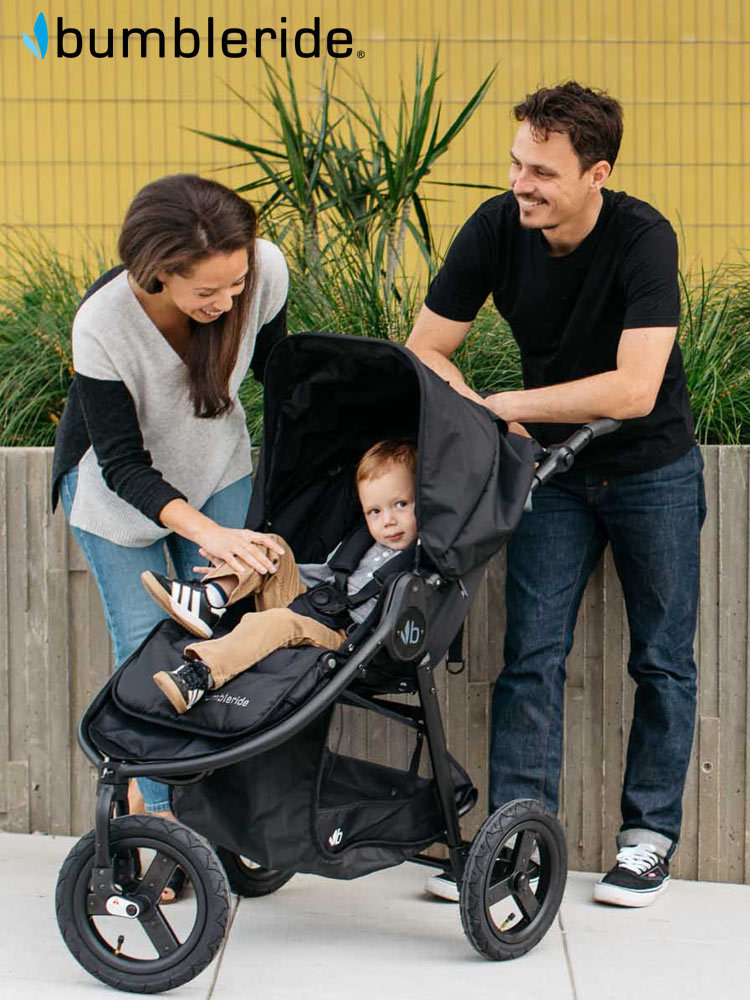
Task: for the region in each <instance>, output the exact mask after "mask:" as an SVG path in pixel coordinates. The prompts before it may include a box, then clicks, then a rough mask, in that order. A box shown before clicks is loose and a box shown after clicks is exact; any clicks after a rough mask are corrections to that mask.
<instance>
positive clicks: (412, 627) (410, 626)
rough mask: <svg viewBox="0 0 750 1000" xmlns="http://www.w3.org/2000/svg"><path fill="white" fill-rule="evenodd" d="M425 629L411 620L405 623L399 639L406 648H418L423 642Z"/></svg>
mask: <svg viewBox="0 0 750 1000" xmlns="http://www.w3.org/2000/svg"><path fill="white" fill-rule="evenodd" d="M423 635H424V629H423V628H420V627H419V625H418V624H417V623H416V622H415V621H412V620H411V619H410V620H409V621H407V622H405V623H404V625H403V626H402V627H401V628H400V629H399V631H398V637H399V639H400V640H401V642H403V644H404V645H405V646H416V645H418V643H420V642H421V641H422V636H423Z"/></svg>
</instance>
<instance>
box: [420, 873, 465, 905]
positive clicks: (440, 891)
mask: <svg viewBox="0 0 750 1000" xmlns="http://www.w3.org/2000/svg"><path fill="white" fill-rule="evenodd" d="M424 891H425V892H427V893H429V894H430V896H436V897H437V898H438V899H445V900H447V902H449V903H457V902H458V896H459V893H458V886H457V885H456V883H455V882H453V881H450V882H449V881H447V880H446V879H444V878H440V876H439V875H430V876H428V878H426V879H425V883H424Z"/></svg>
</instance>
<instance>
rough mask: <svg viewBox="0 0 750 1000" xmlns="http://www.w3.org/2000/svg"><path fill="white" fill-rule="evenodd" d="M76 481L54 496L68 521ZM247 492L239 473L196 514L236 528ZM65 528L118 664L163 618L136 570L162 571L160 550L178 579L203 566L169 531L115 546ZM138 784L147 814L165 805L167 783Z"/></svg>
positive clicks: (74, 476) (191, 546) (70, 475)
mask: <svg viewBox="0 0 750 1000" xmlns="http://www.w3.org/2000/svg"><path fill="white" fill-rule="evenodd" d="M77 483H78V469H77V468H73V469H70V470H69V471H68V472H66V473H65V475H64V476H63V478H62V481H61V484H60V499H61V500H62V504H63V507H64V509H65V513H66V514H67V516H68V519H70V510H71V507H72V506H73V497H74V496H75V491H76V485H77ZM250 490H251V485H250V477H249V476H245V477H244V478H243V479H240V480H238V481H237V482H236V483H232V485H231V486H227V487H226V488H225V489H223V490H219V492H218V493H214V495H213V496H212V497H209V499H208V500H207V501H206V503H205V504H204V505H203V507H202V508H201V513H203V514H205V515H206V517H210V518H211V520H213V521H216V522H217V523H218V524H222V525H224V526H225V527H228V528H242V527H244V525H245V516H246V515H247V508H248V505H249V503H250ZM71 530H72V532H73V535H74V537H75V539H76V541H77V542H78V545H79V547H80V549H81V551H82V552H83V554H84V556H85V557H86V562H87V563H88V564H89V567H90V568H91V572H92V573H93V574H94V579H95V580H96V585H97V587H98V588H99V594H100V595H101V599H102V604H103V605H104V615H105V618H106V621H107V628H108V629H109V634H110V635H111V637H112V642H113V644H114V647H115V664H116V666H119V665H120V664H121V663H123V662H124V661H125V660H126V659H127V658H128V656H130V654H131V653H132V652H133V650H135V649H137V648H138V646H140V644H141V643H142V642H143V640H144V639H145V638H146V636H147V635H148V634H149V632H150V631H151V629H152V628H153V627H154V626H155V625H156V624H157V622H159V621H161V619H162V618H165V617H166V615H165V614H164V612H163V611H162V609H161V608H160V607H159V606H158V604H156V603H155V602H154V601H153V600H152V599H151V598H150V597H149V595H148V594H147V593H146V591H145V590H144V589H143V586H142V584H141V573H142V572H143V571H144V570H147V569H149V570H151V571H152V572H156V573H164V572H166V551H168V552H169V555H170V558H171V560H172V564H173V565H174V568H175V571H176V573H177V576H178V577H180V578H181V579H189V578H191V577H194V576H195V573H194V572H193V566H199V565H203V564H204V563H205V559H204V558H203V557H202V556H201V555H200V553H199V552H198V546H197V545H196V544H195V543H194V542H189V541H188V540H187V539H186V538H182V537H181V536H180V535H176V534H174V533H173V534H171V535H168V536H167V537H166V539H164V540H163V541H158V542H154V543H153V545H147V546H145V547H144V548H135V547H133V546H128V545H117V544H116V543H115V542H110V541H108V540H107V539H106V538H100V537H99V536H98V535H92V534H91V533H90V532H88V531H82V530H81V529H80V528H75V527H74V528H72V529H71ZM165 544H166V550H165ZM138 787H139V788H140V790H141V794H142V795H143V801H144V805H145V807H146V810H147V812H166V811H167V810H168V809H170V808H171V806H170V802H169V786H168V785H165V784H164V783H163V782H161V781H152V780H151V779H150V778H138Z"/></svg>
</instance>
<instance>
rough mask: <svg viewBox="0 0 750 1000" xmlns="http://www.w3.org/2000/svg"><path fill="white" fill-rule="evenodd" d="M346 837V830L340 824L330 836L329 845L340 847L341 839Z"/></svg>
mask: <svg viewBox="0 0 750 1000" xmlns="http://www.w3.org/2000/svg"><path fill="white" fill-rule="evenodd" d="M343 839H344V831H343V830H342V829H341V827H340V826H338V827H336V829H335V830H334V831H333V833H332V834H331V836H330V837H329V838H328V846H329V847H338V846H339V844H340V843H341V841H342V840H343Z"/></svg>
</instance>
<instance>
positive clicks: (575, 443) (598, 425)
mask: <svg viewBox="0 0 750 1000" xmlns="http://www.w3.org/2000/svg"><path fill="white" fill-rule="evenodd" d="M620 426H621V421H619V420H612V419H611V418H609V417H602V418H601V419H599V420H591V421H589V423H587V424H584V425H583V426H582V427H579V428H578V430H577V431H574V432H573V433H572V434H571V435H570V437H569V438H568V439H567V440H566V441H563V443H562V444H553V445H551V446H550V447H549V448H547V449H545V450H546V457H545V458H544V459H543V461H541V462H540V463H539V466H538V467H537V470H536V472H535V473H534V481H533V483H532V484H531V492H533V491H534V490H536V489H538V488H539V487H540V486H541V485H542V484H543V483H546V482H547V480H548V479H551V478H552V476H554V475H555V474H556V473H558V472H565V471H566V470H567V469H569V468H571V466H572V465H573V463H574V461H575V457H576V455H577V454H578V452H579V451H581V449H582V448H585V447H586V445H587V444H589V443H590V442H591V441H593V440H594V438H598V437H602V436H603V435H604V434H611V433H612V432H613V431H616V430H617V429H618V427H620Z"/></svg>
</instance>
